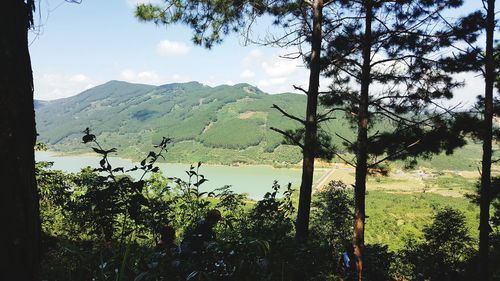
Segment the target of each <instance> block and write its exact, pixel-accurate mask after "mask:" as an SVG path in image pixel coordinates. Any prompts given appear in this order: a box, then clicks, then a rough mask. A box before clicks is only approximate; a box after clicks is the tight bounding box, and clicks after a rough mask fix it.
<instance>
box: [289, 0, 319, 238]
mask: <svg viewBox="0 0 500 281" xmlns="http://www.w3.org/2000/svg"><path fill="white" fill-rule="evenodd" d="M322 21H323V0H316V1H314V4H313V30H312V42H311V62H310V65H309V66H310V72H309V88H308V91H307V105H306V120H305V121H306V126H305V139H304V149H303V152H302V153H303V160H302V182H301V184H300V196H299V210H298V214H297V223H296V236H295V237H296V239H297V241H298V242H299V243H305V242H306V241H307V236H308V233H309V213H310V210H311V193H312V184H313V174H314V158H315V154H316V146H317V131H318V118H317V107H318V92H319V90H318V88H319V76H320V65H319V64H320V54H321V40H322V34H321V27H322Z"/></svg>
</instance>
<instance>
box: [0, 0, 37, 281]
mask: <svg viewBox="0 0 500 281" xmlns="http://www.w3.org/2000/svg"><path fill="white" fill-rule="evenodd" d="M32 3H33V1H29V0H28V1H27V3H25V1H24V0H5V1H3V2H2V8H1V9H0V29H1V30H2V32H1V34H2V36H1V37H0V71H1V73H2V74H1V75H0V161H1V163H2V165H1V167H0V179H1V184H0V190H1V191H0V200H1V201H0V205H1V210H0V212H1V220H0V221H1V224H2V227H1V229H2V230H1V232H2V236H1V237H2V239H1V242H0V243H1V246H0V257H1V260H0V280H36V279H38V278H37V273H38V263H39V253H40V247H39V244H40V222H39V210H38V196H37V189H36V182H35V161H34V145H35V140H36V130H35V113H34V109H33V76H32V71H31V62H30V57H29V51H28V36H27V34H28V28H29V27H30V24H31V21H30V20H31V13H32Z"/></svg>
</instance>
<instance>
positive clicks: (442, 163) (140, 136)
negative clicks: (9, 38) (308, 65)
mask: <svg viewBox="0 0 500 281" xmlns="http://www.w3.org/2000/svg"><path fill="white" fill-rule="evenodd" d="M305 102H306V98H305V96H304V95H299V94H291V93H285V94H277V95H270V94H267V93H265V92H263V91H261V90H259V89H258V88H257V87H255V86H252V85H249V84H245V83H242V84H236V85H233V86H228V85H220V86H217V87H210V86H207V85H203V84H201V83H198V82H188V83H174V84H166V85H162V86H152V85H144V84H133V83H127V82H121V81H109V82H107V83H105V84H103V85H99V86H96V87H94V88H91V89H88V90H86V91H84V92H82V93H80V94H78V95H76V96H72V97H68V98H63V99H58V100H51V101H38V100H36V101H35V103H34V105H35V110H36V121H37V131H38V134H39V137H38V139H39V141H42V142H45V143H46V144H48V145H49V148H50V149H51V150H56V151H61V152H64V153H84V152H91V149H90V147H89V145H85V144H83V143H82V142H81V138H82V135H83V132H82V131H83V130H84V129H85V128H87V127H89V128H90V129H91V130H92V132H93V133H94V134H96V135H97V137H98V139H99V142H100V143H101V144H102V145H103V146H104V147H106V148H112V147H115V148H117V150H118V156H120V157H125V158H132V159H140V158H142V157H144V156H145V155H147V153H148V152H149V151H150V150H151V149H152V144H154V143H157V142H159V140H161V138H162V137H163V136H165V137H168V138H171V139H172V145H170V146H169V148H168V153H167V154H166V157H165V158H166V159H165V160H166V161H167V162H177V163H192V162H197V161H201V162H205V163H213V164H236V163H244V164H271V165H276V166H282V165H288V164H296V163H299V162H300V160H301V159H302V156H301V152H300V150H299V149H298V148H297V147H294V146H290V145H283V144H281V142H282V136H281V135H279V134H278V133H276V132H274V131H272V130H270V129H269V127H278V128H280V129H283V130H286V129H293V128H298V125H299V124H298V123H297V122H295V121H292V120H290V119H288V118H286V117H283V116H282V115H281V113H279V112H278V111H277V110H275V109H272V108H271V106H272V105H273V104H277V105H279V106H280V107H281V108H283V109H286V110H287V111H288V112H290V113H292V114H294V115H296V116H299V117H301V118H303V116H304V111H305ZM324 110H325V109H323V108H320V109H319V112H322V111H324ZM336 114H337V116H336V119H334V120H332V121H329V122H328V123H324V124H323V126H322V129H323V130H325V131H326V132H327V133H328V134H330V135H331V136H332V138H333V142H334V144H335V145H336V146H337V147H340V148H341V147H342V144H341V142H342V141H343V140H342V139H341V138H339V137H337V136H336V134H339V135H341V136H342V137H344V138H347V139H350V140H354V134H353V130H352V128H351V126H350V124H348V123H347V121H346V119H345V116H343V114H342V113H340V112H337V113H336ZM374 129H375V130H379V129H383V125H382V127H380V125H379V127H377V128H374ZM480 151H481V146H480V144H475V143H471V144H470V145H467V146H466V147H465V148H463V149H460V150H457V151H456V152H455V153H454V154H453V155H452V156H446V155H440V156H438V157H434V158H433V159H432V160H422V161H419V163H420V164H421V165H423V166H424V167H430V168H437V169H451V170H475V167H476V166H477V163H479V161H480V157H479V156H480V155H481V154H480Z"/></svg>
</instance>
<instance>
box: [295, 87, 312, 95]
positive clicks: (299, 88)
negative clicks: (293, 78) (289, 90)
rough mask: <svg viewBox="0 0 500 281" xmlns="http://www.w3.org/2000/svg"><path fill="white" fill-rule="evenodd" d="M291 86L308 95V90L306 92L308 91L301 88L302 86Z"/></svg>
mask: <svg viewBox="0 0 500 281" xmlns="http://www.w3.org/2000/svg"><path fill="white" fill-rule="evenodd" d="M293 88H294V89H295V90H299V91H301V92H303V93H304V94H306V95H308V94H309V92H308V91H306V90H305V89H304V88H302V87H300V86H295V85H293Z"/></svg>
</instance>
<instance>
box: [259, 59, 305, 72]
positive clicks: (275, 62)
mask: <svg viewBox="0 0 500 281" xmlns="http://www.w3.org/2000/svg"><path fill="white" fill-rule="evenodd" d="M262 69H264V71H265V72H266V74H267V75H270V76H273V77H275V76H285V75H290V74H292V73H293V72H294V71H295V70H297V61H296V60H292V59H284V58H279V57H278V58H274V59H271V60H267V61H264V62H262Z"/></svg>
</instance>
